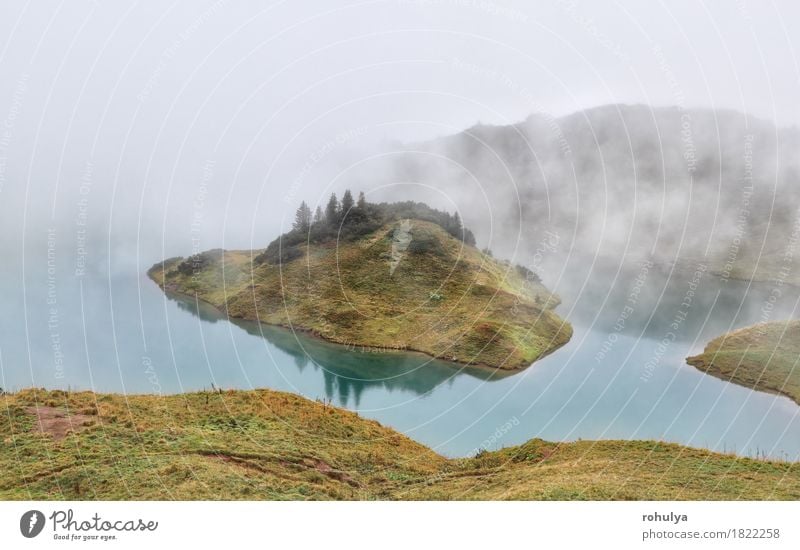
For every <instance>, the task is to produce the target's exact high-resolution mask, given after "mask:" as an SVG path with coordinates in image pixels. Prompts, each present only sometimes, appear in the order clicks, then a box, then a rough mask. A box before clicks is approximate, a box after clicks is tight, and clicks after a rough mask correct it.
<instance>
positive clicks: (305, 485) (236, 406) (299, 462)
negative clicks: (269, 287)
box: [0, 390, 800, 500]
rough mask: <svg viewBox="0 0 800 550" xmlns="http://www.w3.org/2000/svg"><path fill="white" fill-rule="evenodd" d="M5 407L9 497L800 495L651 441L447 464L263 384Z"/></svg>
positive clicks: (1, 436)
mask: <svg viewBox="0 0 800 550" xmlns="http://www.w3.org/2000/svg"><path fill="white" fill-rule="evenodd" d="M0 401H2V402H3V404H4V406H5V407H4V408H5V410H4V414H3V415H1V416H0V441H2V448H1V449H2V450H1V452H0V471H2V472H3V475H2V476H0V499H247V500H255V499H559V500H564V499H792V500H796V499H800V464H787V463H781V462H766V461H756V460H752V459H743V458H736V457H732V456H727V455H720V454H715V453H711V452H708V451H701V450H696V449H689V448H685V447H680V446H678V445H669V444H662V443H656V442H648V441H633V442H622V441H602V442H590V441H581V442H577V443H568V444H554V443H546V442H543V441H540V440H532V441H529V442H528V443H526V444H524V445H522V446H519V447H512V448H508V449H504V450H502V451H497V452H490V453H482V454H481V455H480V456H479V457H476V458H472V459H459V460H448V459H445V458H443V457H441V456H439V455H437V454H435V453H434V452H432V451H431V450H430V449H428V448H426V447H424V446H422V445H420V444H418V443H415V442H413V441H411V440H410V439H408V438H406V437H404V436H402V435H400V434H398V433H396V432H394V431H392V430H390V429H388V428H384V427H382V426H380V425H379V424H378V423H377V422H374V421H371V420H364V419H362V418H360V417H358V416H357V415H356V414H354V413H351V412H347V411H343V410H340V409H336V408H332V407H330V406H325V405H323V404H320V403H315V402H312V401H308V400H305V399H303V398H300V397H297V396H294V395H290V394H285V393H279V392H273V391H266V390H259V391H247V392H244V391H231V392H223V393H193V394H183V395H176V396H169V397H158V396H127V397H125V396H121V395H98V394H93V393H90V392H82V393H69V394H67V393H65V392H61V391H50V392H47V391H44V390H26V391H23V392H19V393H17V394H13V395H6V396H3V397H0ZM37 405H38V406H47V407H54V408H58V409H61V410H64V411H67V410H69V411H71V412H73V413H75V414H82V415H85V417H89V418H90V420H88V421H87V420H86V419H85V418H84V417H81V423H80V424H81V425H80V426H79V427H78V428H77V429H76V433H69V434H68V435H67V436H66V437H65V438H63V439H60V440H56V439H54V438H53V437H52V436H51V435H48V434H42V433H38V430H37V422H36V419H35V418H36V417H35V416H33V415H32V414H31V412H29V411H30V407H33V406H37Z"/></svg>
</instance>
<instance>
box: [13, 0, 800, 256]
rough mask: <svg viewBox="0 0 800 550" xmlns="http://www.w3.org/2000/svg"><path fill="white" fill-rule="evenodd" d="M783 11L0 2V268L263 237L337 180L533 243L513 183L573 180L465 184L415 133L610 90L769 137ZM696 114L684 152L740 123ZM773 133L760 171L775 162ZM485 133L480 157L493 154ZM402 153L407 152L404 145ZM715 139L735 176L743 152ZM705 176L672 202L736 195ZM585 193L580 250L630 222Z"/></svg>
mask: <svg viewBox="0 0 800 550" xmlns="http://www.w3.org/2000/svg"><path fill="white" fill-rule="evenodd" d="M798 21H800V5H798V4H797V3H796V2H792V1H781V2H763V3H762V2H759V3H755V2H744V1H743V2H735V3H734V2H669V3H666V2H659V3H656V2H647V3H644V2H638V1H627V2H535V3H533V2H522V1H520V2H500V1H488V0H487V1H483V0H475V1H472V0H469V1H464V0H449V1H448V0H431V1H415V0H408V1H402V0H399V1H371V2H331V1H330V0H326V1H315V2H311V1H308V2H305V1H304V2H288V1H273V2H270V3H262V2H244V1H239V2H233V1H231V2H226V1H217V2H213V1H204V2H201V1H191V2H188V1H186V2H158V1H153V0H148V1H145V2H138V3H132V2H103V3H99V2H90V1H87V2H55V1H43V2H32V3H21V2H20V3H18V2H4V3H3V4H2V6H0V76H1V78H0V129H1V130H2V133H0V220H1V221H0V223H1V224H2V226H1V227H2V231H3V233H2V235H3V237H2V240H1V241H0V242H1V243H2V249H3V251H4V253H5V257H7V258H9V265H16V262H17V260H19V259H20V258H21V256H22V254H23V251H24V253H25V254H28V255H29V258H30V260H31V261H39V260H43V259H44V255H45V251H44V248H43V247H44V245H45V243H46V240H47V237H48V230H53V232H52V233H51V237H52V236H54V237H55V241H56V242H57V243H58V247H59V251H60V258H61V261H65V258H70V257H74V256H76V255H77V250H78V249H80V248H81V247H82V248H83V252H85V253H86V254H87V256H86V257H87V260H88V262H89V264H90V266H100V265H105V262H106V261H107V260H108V259H109V252H110V256H111V259H112V262H111V264H110V265H111V267H112V269H128V268H130V267H131V266H134V265H135V266H136V267H137V268H144V267H147V266H149V265H150V264H151V263H153V262H154V261H156V260H158V259H160V258H161V257H164V256H173V255H186V254H188V253H191V252H192V251H194V250H196V249H207V248H214V247H220V246H224V247H227V248H249V247H260V246H264V245H266V243H267V242H269V241H270V240H271V239H272V238H274V236H275V235H276V234H277V233H278V232H279V231H280V230H281V228H285V227H286V225H287V224H288V223H289V221H290V220H291V216H292V213H293V211H294V208H295V207H296V205H297V203H299V201H300V200H303V199H305V200H307V201H309V202H310V203H311V204H312V205H314V204H316V203H317V202H320V201H324V200H326V198H327V195H328V194H329V193H330V192H331V191H337V192H341V191H342V190H343V188H344V187H345V186H349V187H352V188H353V189H354V191H355V190H364V191H366V192H367V193H368V196H369V198H370V199H371V200H386V199H397V198H411V199H416V200H428V201H430V202H432V203H434V204H435V205H436V206H439V207H445V208H448V209H451V210H452V209H454V208H459V209H460V210H462V214H463V217H464V218H465V220H467V221H468V222H470V224H471V225H473V226H474V229H475V232H476V235H477V237H478V239H479V242H480V243H481V244H488V243H491V245H492V247H493V248H494V249H500V250H503V253H504V254H507V255H511V254H514V253H515V251H517V250H518V249H519V247H518V246H517V244H518V243H517V239H519V238H522V239H524V240H526V242H524V243H523V248H525V249H526V250H527V251H528V253H529V254H530V252H531V250H534V249H535V247H536V246H537V242H538V237H537V236H531V235H530V234H529V233H526V232H525V231H524V230H523V228H521V227H520V226H519V219H520V217H523V218H524V217H525V216H526V215H528V216H530V213H531V212H536V213H540V212H542V209H541V208H542V206H541V204H539V206H537V207H536V208H534V207H533V206H532V205H531V202H532V201H534V200H535V201H539V202H540V203H541V201H542V200H544V201H545V202H544V206H545V207H546V208H550V210H551V214H553V215H556V216H558V215H559V213H560V210H559V209H561V208H564V209H566V210H567V211H570V208H569V204H568V203H569V201H570V197H574V196H575V193H576V189H577V188H578V187H577V186H578V183H577V182H576V179H575V178H569V177H564V175H565V174H567V175H569V173H568V172H564V171H563V170H562V169H563V168H564V166H562V164H561V163H560V161H558V160H557V159H558V155H557V154H554V153H553V151H552V150H549V153H548V155H546V156H545V157H544V158H543V159H542V161H543V162H546V163H556V165H553V164H551V165H549V166H548V165H543V166H541V167H538V168H537V169H538V170H541V174H550V177H549V178H547V195H546V198H545V199H542V197H541V196H540V195H539V193H540V192H541V187H538V188H537V189H539V190H538V191H535V192H534V191H531V188H532V187H531V183H532V182H534V183H536V180H537V176H535V175H531V174H530V173H527V172H526V170H528V169H529V167H521V166H516V167H512V169H511V171H510V172H508V173H505V174H504V173H503V170H504V168H502V166H501V170H500V171H497V170H495V169H494V167H492V165H491V164H490V163H489V164H480V165H479V166H477V169H476V170H474V171H473V174H472V176H471V177H474V178H476V179H475V180H474V181H473V183H472V185H473V188H472V189H470V190H469V192H467V191H466V190H465V189H463V188H460V187H459V185H461V183H462V182H463V176H464V175H463V174H462V173H460V171H461V170H462V167H459V166H458V165H457V164H456V163H458V162H468V161H470V160H472V162H473V163H474V162H475V157H470V154H469V152H468V151H467V152H465V151H463V150H460V149H455V150H452V149H451V150H448V149H447V148H446V147H445V148H441V147H440V145H437V144H436V143H435V144H433V145H431V144H425V143H423V142H426V141H428V140H431V139H435V138H441V137H443V136H448V135H453V134H458V133H459V132H461V131H463V130H465V129H467V128H471V127H473V126H474V125H475V124H477V123H482V124H485V125H509V124H513V123H518V122H520V121H523V120H527V119H528V117H529V116H530V115H532V114H535V113H538V115H537V116H536V117H534V118H533V119H530V120H531V121H532V122H530V124H539V125H540V126H541V127H542V135H547V134H549V135H548V139H549V140H550V145H548V146H547V147H549V148H550V149H552V146H553V144H555V147H556V148H557V147H558V144H559V140H558V136H557V134H553V133H552V130H553V128H555V127H557V126H558V125H556V126H553V125H552V120H553V119H551V118H549V117H550V116H553V117H564V116H565V115H568V114H570V113H581V112H582V111H584V110H586V109H591V108H594V107H597V106H602V105H608V104H615V105H616V104H643V105H651V106H657V107H658V106H660V107H667V106H670V107H672V108H676V109H678V111H679V112H684V111H686V110H690V109H715V110H718V109H728V110H733V111H737V112H741V113H746V114H747V115H748V121H749V120H753V121H755V120H757V119H761V120H765V121H769V122H767V123H762V122H761V121H759V122H757V125H763V124H766V126H759V128H767V129H766V130H763V129H762V130H759V132H760V133H759V135H760V136H770V130H769V128H772V126H770V123H775V124H776V125H777V126H778V127H789V126H793V125H797V124H798V122H800V103H798V101H797V98H798V97H800V81H799V79H798V77H799V76H800V69H799V66H798V59H797V51H798V41H799V40H800V33H798V32H797V30H798V29H797V22H798ZM576 116H577V117H579V119H580V117H581V115H576ZM731 116H733V115H731ZM611 117H612V118H614V117H616V122H619V120H620V118H619V115H615V114H614V112H612V115H611ZM753 117H757V118H753ZM701 119H702V121H705V122H704V124H705V125H703V124H701V122H702V121H701ZM559 120H560V119H559ZM642 120H647V117H646V116H645V117H644V118H643V119H642ZM726 120H729V119H726ZM709 121H712V122H713V121H715V118H714V117H713V116H711V115H697V116H696V117H695V122H696V124H695V125H694V127H693V129H694V132H696V133H695V137H694V139H695V141H696V142H697V141H698V140H704V143H703V144H702V148H703V149H704V150H705V151H709V150H713V149H714V148H715V147H717V146H718V144H719V143H726V142H727V140H728V139H732V140H733V141H734V143H735V144H737V146H738V147H741V137H742V135H744V134H743V133H742V132H741V131H740V132H739V133H737V134H736V135H734V136H730V135H722V136H720V135H718V133H717V130H718V127H717V126H716V125H715V124H711V123H709ZM614 124H615V123H612V124H611V125H612V126H613V125H614ZM754 124H756V123H755V122H754ZM617 127H618V124H617ZM593 130H596V131H602V128H594V127H592V128H589V129H588V132H589V134H591V133H592V131H593ZM638 130H641V131H644V132H645V133H647V132H651V133H650V134H649V137H653V135H654V133H657V132H655V130H653V127H645V128H644V129H643V130H642V129H637V128H633V133H634V134H636V133H637V131H638ZM673 130H674V128H673ZM745 133H746V132H745ZM622 135H623V134H619V133H618V134H617V135H615V139H620V136H622ZM771 135H772V137H771V139H772V142H771V144H770V145H769V147H768V148H767V149H766V150H765V151H764V152H763V154H761V155H760V157H759V158H760V159H762V164H763V165H764V166H765V168H763V170H764V173H771V172H770V170H772V171H773V172H774V171H775V166H777V165H782V163H781V161H779V160H776V158H775V155H774V154H772V152H777V151H779V150H782V149H781V144H780V143H777V142H776V140H777V138H776V136H778V133H777V130H774V131H772V133H771ZM578 136H582V137H580V139H578ZM586 136H587V133H586V132H583V133H578V134H574V135H573V136H572V137H573V139H574V140H577V141H575V142H573V143H570V147H571V149H572V150H573V152H574V151H575V149H576V148H578V147H583V148H588V151H582V152H583V153H585V154H586V155H589V156H591V155H594V154H595V153H596V152H597V151H599V150H600V147H599V146H598V143H597V142H596V141H594V140H589V139H585V138H586ZM669 139H670V140H672V142H673V145H672V146H670V148H669V155H673V156H671V157H666V156H663V155H662V151H659V150H656V151H649V152H647V153H646V154H649V155H652V157H653V158H655V159H660V158H662V157H663V159H664V162H667V163H673V165H672V168H673V170H672V172H673V173H677V170H678V168H680V167H683V166H684V164H682V162H684V159H682V158H681V157H680V154H678V156H677V157H675V156H674V155H675V151H676V149H675V147H674V145H675V143H677V144H678V145H680V141H677V142H675V140H676V139H678V140H679V139H680V134H679V132H678V134H677V135H676V134H675V132H674V131H673V132H672V134H671V135H670V136H669ZM764 139H766V137H765V138H764ZM778 141H779V140H778ZM438 143H439V144H440V143H441V142H438ZM620 143H622V142H616V145H615V144H612V145H611V146H610V147H612V146H613V147H617V146H619V145H620ZM409 144H411V145H409ZM413 144H421V145H419V147H418V146H417V145H413ZM506 145H507V144H505V143H503V142H494V143H490V144H489V150H492V149H496V150H497V151H499V153H498V154H499V155H500V156H503V155H507V154H508V149H507V147H506ZM622 145H624V143H622ZM698 146H699V145H698ZM409 149H412V150H417V149H418V150H419V151H421V152H419V153H415V154H413V155H412V157H413V158H411V159H410V160H409V156H408V153H407V151H408V150H409ZM615 150H616V151H618V152H619V155H618V156H617V157H616V158H615V156H614V155H613V154H611V155H609V153H611V150H610V149H606V150H604V157H603V158H604V161H605V162H609V163H611V165H610V166H608V167H607V168H608V170H609V172H608V173H610V174H614V175H617V174H620V173H621V172H622V171H624V170H625V167H626V166H627V164H626V162H627V160H626V159H629V158H630V151H626V150H624V149H615ZM678 151H680V149H678ZM556 153H557V151H556ZM728 153H729V155H730V156H731V158H738V159H739V161H737V163H736V164H735V167H734V168H732V169H731V170H734V169H735V170H739V171H740V169H741V153H740V151H739V150H738V149H735V148H734V149H731V150H730V151H728ZM640 154H645V153H644V152H642V153H640ZM432 155H433V156H432ZM435 155H443V156H441V157H440V158H434V157H435ZM481 158H483V157H481ZM554 159H556V160H554ZM429 161H431V162H432V163H433V164H434V165H436V170H435V171H427V169H426V167H429V166H432V164H431V163H430V162H429ZM487 162H489V161H487ZM445 165H447V166H445ZM620 166H621V167H620ZM770 167H772V168H770ZM550 168H552V170H550V171H549V172H548V170H549V169H550ZM783 168H785V167H783V166H781V169H783ZM603 169H604V168H603V167H601V171H600V172H596V171H595V172H593V173H592V174H583V176H588V175H590V176H591V178H592V180H593V183H595V184H597V185H604V184H605V183H608V184H609V185H612V186H614V185H617V186H619V185H623V186H627V187H624V189H627V190H628V191H623V192H622V193H623V195H624V193H628V192H629V190H630V189H631V188H635V187H637V184H638V183H639V181H638V180H633V181H625V182H620V181H612V182H606V181H605V179H604V176H605V175H607V173H605V172H604V171H603ZM415 171H416V172H415ZM778 171H780V170H778ZM433 174H435V175H436V177H433ZM454 174H457V176H454V177H452V178H451V177H449V176H453V175H454ZM525 174H527V176H530V177H527V176H525ZM794 174H795V175H796V172H795V173H794ZM520 175H523V176H525V177H523V180H524V181H521V182H520V181H517V182H516V183H515V184H514V185H510V186H509V184H508V182H509V181H511V180H508V179H507V178H509V177H511V178H512V180H513V179H514V177H516V179H517V180H519V177H520ZM554 175H557V176H558V177H554ZM639 176H641V174H640V175H639ZM639 176H637V177H639ZM504 178H505V179H504ZM526 178H527V179H526ZM765 178H766V179H767V180H768V181H771V182H774V180H775V178H774V177H773V178H772V179H769V174H768V175H767V176H765ZM467 179H469V178H467ZM539 179H543V177H542V178H539ZM578 179H580V178H578ZM583 179H584V182H585V180H586V178H585V177H584V178H583ZM645 179H646V175H645ZM717 180H719V178H717ZM715 181H716V180H715ZM720 181H721V180H720ZM538 183H542V181H539V182H538ZM779 183H780V182H779ZM795 184H796V180H795ZM736 185H737V187H736V189H737V191H735V193H739V190H740V187H741V186H740V184H738V183H737V184H736ZM775 185H778V184H777V183H776V184H775ZM781 185H782V184H781ZM526 186H527V187H526ZM533 187H535V186H533ZM643 189H645V190H646V189H647V186H644V187H643ZM721 189H722V188H717V189H714V188H713V186H712V187H705V188H704V189H702V190H701V192H702V193H703V195H702V196H695V197H694V199H693V200H695V201H702V202H697V203H696V204H698V205H706V204H711V203H713V204H717V202H719V201H722V203H724V202H725V201H726V200H728V199H731V200H732V201H733V205H731V208H735V205H736V201H738V200H739V196H738V194H735V195H733V196H732V195H730V193H728V194H725V193H724V192H723V191H721ZM720 193H722V195H720ZM612 196H613V194H612ZM720 197H722V198H721V199H720ZM639 200H641V201H643V202H642V203H641V204H638V205H637V208H641V209H643V210H642V211H643V212H646V213H647V214H648V215H650V216H652V215H654V214H653V213H654V212H658V213H661V212H662V211H664V209H666V211H668V212H678V213H681V214H682V215H685V214H686V210H687V208H688V205H687V204H685V203H684V202H683V201H684V197H683V195H677V196H676V195H671V194H669V193H664V191H663V189H661V188H659V189H656V191H655V192H654V193H653V194H652V196H640V197H639ZM548 201H550V202H549V203H548ZM670 201H673V202H672V203H671V202H670ZM587 206H589V207H590V208H594V209H595V211H594V212H595V214H596V215H597V218H596V219H593V220H592V221H591V222H587V223H589V227H588V229H587V227H585V226H583V227H580V228H578V229H577V231H578V233H577V235H578V236H579V237H581V239H587V240H586V241H585V242H584V244H590V243H591V242H592V241H591V240H590V237H592V236H597V232H596V231H595V230H594V229H593V227H595V226H602V227H603V228H604V231H606V233H604V235H605V236H606V237H608V238H610V241H609V242H611V243H612V244H616V243H618V242H620V239H624V238H626V237H627V235H628V234H629V233H630V232H631V231H632V226H631V224H630V220H629V219H628V218H625V217H622V218H619V217H610V216H608V215H607V214H608V211H607V210H602V209H600V206H601V205H598V204H589V205H587ZM610 208H611V210H613V205H612V206H610ZM553 209H555V211H552V210H553ZM566 215H567V214H565V216H566ZM83 221H85V222H86V227H87V232H86V233H85V237H86V242H85V243H83V242H82V239H83V236H84V234H83V233H81V230H82V227H83V226H82V225H81V223H82V222H83ZM662 221H663V219H661V218H657V222H658V223H661V222H662ZM703 221H708V220H703ZM726 223H727V222H726ZM682 224H683V219H678V220H677V224H676V226H675V227H673V228H672V229H671V230H670V234H671V235H673V237H674V230H675V228H677V229H681V228H682ZM701 225H702V224H701ZM720 227H721V228H722V229H721V230H724V231H729V229H730V228H729V226H726V225H723V226H720ZM636 230H637V231H639V230H643V231H647V230H648V229H647V228H646V227H645V228H644V229H642V228H636ZM703 230H705V229H703ZM697 231H700V229H697V228H695V233H696V232H697ZM520 235H521V237H520ZM725 236H726V238H727V237H728V236H729V235H728V234H726V235H725ZM623 242H624V241H623ZM665 246H667V245H665ZM136 262H141V264H142V265H137V263H136Z"/></svg>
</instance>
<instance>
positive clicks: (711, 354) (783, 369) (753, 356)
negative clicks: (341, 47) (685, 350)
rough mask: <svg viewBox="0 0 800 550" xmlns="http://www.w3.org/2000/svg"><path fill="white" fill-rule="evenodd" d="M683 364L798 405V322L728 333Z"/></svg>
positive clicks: (799, 348)
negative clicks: (782, 396) (787, 398)
mask: <svg viewBox="0 0 800 550" xmlns="http://www.w3.org/2000/svg"><path fill="white" fill-rule="evenodd" d="M686 361H687V362H688V363H689V364H690V365H693V366H695V367H697V368H698V369H700V370H702V371H703V372H706V373H707V374H711V375H713V376H716V377H718V378H722V379H723V380H730V381H731V382H735V383H737V384H741V385H742V386H746V387H748V388H753V389H756V390H760V391H767V392H771V393H779V394H782V395H786V396H787V397H789V398H791V399H793V400H794V401H795V402H796V403H798V404H800V321H776V322H772V323H762V324H758V325H754V326H752V327H747V328H743V329H740V330H736V331H733V332H730V333H728V334H725V335H723V336H720V337H719V338H716V339H714V340H712V341H711V342H709V344H708V345H707V346H706V348H705V350H704V351H703V353H702V354H700V355H696V356H694V357H689V358H688V359H687V360H686Z"/></svg>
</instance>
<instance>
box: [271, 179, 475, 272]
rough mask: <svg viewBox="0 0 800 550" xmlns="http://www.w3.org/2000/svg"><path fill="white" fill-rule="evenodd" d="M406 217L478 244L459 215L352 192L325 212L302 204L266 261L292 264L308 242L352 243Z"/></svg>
mask: <svg viewBox="0 0 800 550" xmlns="http://www.w3.org/2000/svg"><path fill="white" fill-rule="evenodd" d="M406 218H411V219H420V220H426V221H430V222H433V223H436V224H438V225H440V226H441V227H442V228H443V229H444V230H445V231H447V232H448V233H449V234H450V235H452V236H453V237H455V238H457V239H460V240H462V241H463V242H464V243H466V244H468V245H472V246H474V245H475V236H474V235H473V234H472V231H470V230H469V229H467V228H466V227H464V225H463V223H462V222H461V217H460V216H459V215H458V212H456V213H454V214H450V213H449V212H444V211H441V210H436V209H435V208H431V207H430V206H428V205H427V204H424V203H421V202H413V201H404V202H394V203H386V202H382V203H371V202H367V199H366V197H365V196H364V193H363V192H362V193H359V194H358V200H355V199H354V198H353V194H352V193H351V192H350V190H349V189H348V190H346V191H345V192H344V194H343V195H342V199H341V201H340V200H339V199H338V198H337V196H336V194H335V193H334V194H331V196H330V199H328V202H327V204H326V205H325V208H324V209H323V208H322V207H320V206H317V208H316V209H315V210H314V211H313V212H312V211H311V208H310V207H309V206H308V204H306V202H305V201H303V202H302V203H300V206H299V208H298V209H297V212H295V219H294V223H293V224H292V230H291V231H289V232H288V233H285V234H283V235H281V236H280V237H279V238H278V239H276V240H275V241H273V242H272V243H270V244H269V246H268V247H267V250H266V251H265V253H264V259H265V260H267V261H269V262H270V263H278V262H279V261H288V260H291V259H293V258H296V257H298V256H299V255H300V254H301V253H302V251H301V250H300V249H299V248H298V245H300V244H302V243H305V242H306V241H310V242H324V241H327V240H331V239H341V240H349V239H353V238H357V237H359V236H361V235H366V234H367V233H371V232H372V231H375V230H376V229H378V228H380V227H381V226H382V225H384V224H386V223H388V222H390V221H393V220H400V219H406Z"/></svg>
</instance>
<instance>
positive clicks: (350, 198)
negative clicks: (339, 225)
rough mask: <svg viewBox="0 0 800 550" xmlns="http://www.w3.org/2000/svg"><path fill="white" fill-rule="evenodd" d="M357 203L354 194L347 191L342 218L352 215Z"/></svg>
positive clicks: (344, 197) (343, 198) (343, 199)
mask: <svg viewBox="0 0 800 550" xmlns="http://www.w3.org/2000/svg"><path fill="white" fill-rule="evenodd" d="M354 204H355V202H354V201H353V194H352V193H351V192H350V190H349V189H347V190H346V191H345V192H344V196H343V197H342V216H347V215H348V214H350V213H351V212H350V210H352V208H353V205H354Z"/></svg>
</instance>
